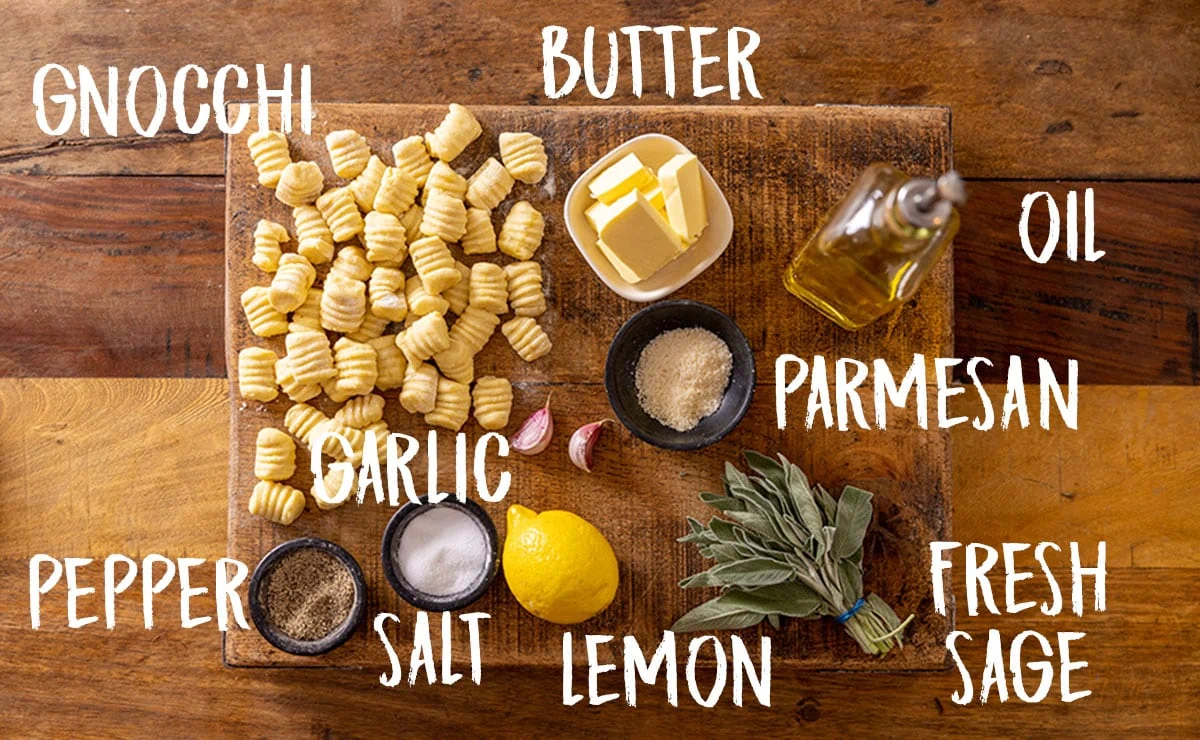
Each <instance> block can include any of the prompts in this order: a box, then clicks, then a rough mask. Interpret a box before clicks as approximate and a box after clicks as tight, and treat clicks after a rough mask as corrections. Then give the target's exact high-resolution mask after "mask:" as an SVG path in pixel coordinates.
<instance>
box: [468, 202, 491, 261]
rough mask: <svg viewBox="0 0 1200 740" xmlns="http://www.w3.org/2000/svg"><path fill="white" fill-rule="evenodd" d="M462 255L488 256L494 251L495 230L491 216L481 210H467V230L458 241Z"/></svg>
mask: <svg viewBox="0 0 1200 740" xmlns="http://www.w3.org/2000/svg"><path fill="white" fill-rule="evenodd" d="M459 244H460V245H461V246H462V251H463V254H488V253H490V252H495V251H496V229H495V228H493V227H492V214H491V213H490V212H489V211H485V210H483V209H482V208H468V209H467V230H466V231H465V232H463V235H462V239H461V240H460V241H459Z"/></svg>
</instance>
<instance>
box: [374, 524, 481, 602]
mask: <svg viewBox="0 0 1200 740" xmlns="http://www.w3.org/2000/svg"><path fill="white" fill-rule="evenodd" d="M399 540H400V541H399V542H398V543H397V544H396V545H395V547H394V548H393V551H392V560H393V562H395V563H396V565H398V566H399V568H400V573H401V575H403V576H404V580H405V581H407V582H408V584H409V585H410V586H412V587H413V588H414V589H416V590H417V591H420V592H421V593H423V594H427V595H429V596H456V595H458V594H462V593H464V592H466V591H468V590H470V589H471V588H473V587H475V586H476V585H477V584H478V583H479V582H480V581H481V580H483V577H484V574H485V572H486V570H487V566H488V560H489V554H488V553H489V548H488V540H487V535H486V534H485V533H484V531H483V527H481V526H480V525H479V523H478V522H476V521H475V518H474V517H472V516H471V515H470V514H467V513H466V512H464V511H462V510H461V509H459V508H456V507H454V506H436V505H435V506H430V507H429V508H428V510H427V511H422V512H419V513H418V514H417V515H416V516H414V517H413V518H412V521H410V522H409V523H408V524H407V525H406V526H405V527H404V529H403V530H402V531H401V533H400V538H399Z"/></svg>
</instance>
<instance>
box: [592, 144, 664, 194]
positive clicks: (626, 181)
mask: <svg viewBox="0 0 1200 740" xmlns="http://www.w3.org/2000/svg"><path fill="white" fill-rule="evenodd" d="M651 183H654V173H653V172H651V171H650V168H649V167H647V166H646V165H644V164H642V160H640V159H638V157H637V155H636V154H626V155H625V156H624V157H621V159H619V160H617V162H616V164H613V165H611V166H609V167H608V168H606V169H605V170H604V171H603V172H601V173H600V174H599V175H596V177H595V178H593V179H592V181H591V182H590V183H588V191H589V192H590V193H591V195H592V197H593V198H595V199H596V200H598V201H600V202H601V203H604V204H605V205H608V204H611V203H613V202H615V201H616V200H617V198H620V197H621V196H623V195H625V194H627V193H628V192H629V191H631V190H638V189H641V188H645V187H647V186H648V187H649V188H653V187H654V186H655V185H656V184H657V183H654V184H651Z"/></svg>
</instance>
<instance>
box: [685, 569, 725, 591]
mask: <svg viewBox="0 0 1200 740" xmlns="http://www.w3.org/2000/svg"><path fill="white" fill-rule="evenodd" d="M720 585H721V581H719V580H717V579H716V578H714V577H713V576H711V575H709V572H708V571H704V572H703V573H697V574H695V575H692V576H688V577H687V578H684V579H683V580H682V581H680V582H679V587H680V588H707V587H709V586H720Z"/></svg>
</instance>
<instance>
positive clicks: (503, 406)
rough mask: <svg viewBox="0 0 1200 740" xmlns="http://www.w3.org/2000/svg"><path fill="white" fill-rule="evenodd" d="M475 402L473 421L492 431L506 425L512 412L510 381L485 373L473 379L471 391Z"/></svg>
mask: <svg viewBox="0 0 1200 740" xmlns="http://www.w3.org/2000/svg"><path fill="white" fill-rule="evenodd" d="M472 396H473V400H474V402H475V421H477V422H479V426H481V427H483V428H484V429H486V430H488V431H489V432H494V431H496V430H499V429H503V428H504V427H506V426H508V416H509V414H510V413H511V412H512V403H513V390H512V383H509V382H508V381H507V380H505V379H504V378H497V377H496V376H494V375H485V376H483V377H482V378H480V379H479V380H477V381H475V389H474V390H473V391H472Z"/></svg>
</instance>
